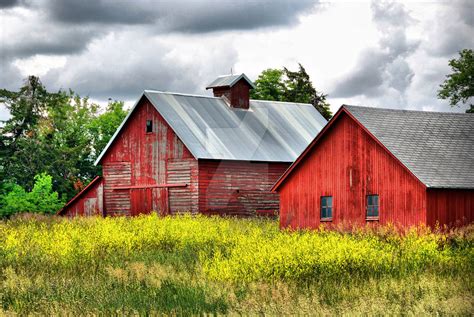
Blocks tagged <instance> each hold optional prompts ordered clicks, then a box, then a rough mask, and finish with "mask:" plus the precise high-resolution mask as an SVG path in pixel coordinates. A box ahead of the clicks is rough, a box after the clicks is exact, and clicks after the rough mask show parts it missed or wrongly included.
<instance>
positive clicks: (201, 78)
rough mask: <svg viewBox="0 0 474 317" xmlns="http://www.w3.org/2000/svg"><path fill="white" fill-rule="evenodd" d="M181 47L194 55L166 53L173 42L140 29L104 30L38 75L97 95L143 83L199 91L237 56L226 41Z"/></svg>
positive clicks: (128, 93)
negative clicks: (117, 33)
mask: <svg viewBox="0 0 474 317" xmlns="http://www.w3.org/2000/svg"><path fill="white" fill-rule="evenodd" d="M130 47H133V52H131V51H130ZM219 47H220V48H219ZM180 50H183V52H180V53H185V54H188V55H191V56H195V58H194V59H191V60H189V61H183V60H180V57H181V55H179V56H175V55H173V54H169V52H170V51H173V48H172V47H170V46H168V45H167V44H164V43H162V42H160V41H159V40H157V39H148V38H147V37H146V36H145V35H141V36H138V35H137V34H135V33H131V32H129V33H126V34H123V35H120V36H107V37H106V38H104V39H102V40H101V41H100V43H98V45H95V46H94V47H92V48H89V49H88V50H87V52H84V53H83V54H81V55H77V56H73V57H70V58H69V59H68V62H67V63H66V65H65V66H64V67H62V68H60V69H55V70H51V71H50V72H48V73H47V74H46V75H45V76H43V78H42V79H43V83H44V84H46V85H47V87H48V88H51V89H59V88H71V89H73V90H74V91H75V92H77V93H79V94H80V95H82V96H87V95H89V96H91V97H93V98H95V99H100V100H107V98H109V97H110V98H113V99H122V100H130V99H134V98H136V97H137V96H138V95H139V94H140V93H141V92H142V91H143V90H144V89H155V90H162V91H182V92H188V93H200V94H202V93H204V92H205V90H204V87H205V85H206V84H207V83H208V82H210V81H211V80H213V79H214V77H215V76H216V75H218V74H222V73H227V72H228V70H229V69H230V67H232V66H233V65H234V64H235V63H236V61H237V52H236V51H235V49H233V48H229V47H226V46H225V45H216V46H214V47H213V46H210V47H209V50H208V51H206V52H205V54H200V53H199V52H197V51H196V48H195V47H194V46H193V45H192V44H190V45H188V46H183V47H182V48H180ZM157 52H159V53H157ZM166 52H168V54H167V53H166Z"/></svg>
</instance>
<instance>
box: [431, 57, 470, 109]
mask: <svg viewBox="0 0 474 317" xmlns="http://www.w3.org/2000/svg"><path fill="white" fill-rule="evenodd" d="M449 66H451V70H452V71H453V72H452V73H451V74H449V75H447V76H446V80H445V81H444V83H443V84H441V85H440V89H439V90H438V98H440V99H449V103H450V105H451V106H452V107H454V106H459V104H460V103H461V104H466V103H467V102H468V101H472V98H473V97H474V52H473V50H472V49H464V50H462V51H460V52H459V58H458V59H452V60H450V61H449ZM466 112H471V113H474V104H472V103H471V104H469V109H468V110H466Z"/></svg>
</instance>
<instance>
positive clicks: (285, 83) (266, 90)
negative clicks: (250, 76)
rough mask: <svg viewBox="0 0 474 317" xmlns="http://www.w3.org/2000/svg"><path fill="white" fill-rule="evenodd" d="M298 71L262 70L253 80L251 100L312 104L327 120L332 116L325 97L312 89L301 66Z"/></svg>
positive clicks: (307, 76) (309, 80)
mask: <svg viewBox="0 0 474 317" xmlns="http://www.w3.org/2000/svg"><path fill="white" fill-rule="evenodd" d="M298 65H299V69H298V71H290V70H289V69H288V68H286V67H283V69H282V70H280V69H273V68H269V69H266V70H264V71H263V72H262V73H261V74H260V75H259V76H258V78H257V80H255V86H256V88H255V89H253V90H251V98H252V99H258V100H275V101H287V102H301V103H310V104H312V105H313V106H314V107H315V108H316V109H317V110H318V111H319V112H320V113H321V115H322V116H323V117H324V118H326V119H327V120H329V119H330V118H331V116H332V114H331V110H330V107H329V104H328V103H327V101H326V97H327V95H325V94H323V93H320V92H318V91H317V90H316V88H314V86H313V84H312V82H311V79H310V77H309V75H308V73H307V72H306V70H305V69H304V67H303V66H302V65H301V64H298Z"/></svg>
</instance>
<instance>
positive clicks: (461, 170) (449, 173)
mask: <svg viewBox="0 0 474 317" xmlns="http://www.w3.org/2000/svg"><path fill="white" fill-rule="evenodd" d="M344 107H345V108H346V109H347V110H348V111H349V112H350V113H351V114H352V115H353V116H354V117H355V118H356V119H357V120H358V121H359V122H360V123H361V124H362V125H364V126H365V127H366V128H367V129H368V130H369V131H370V132H371V133H372V134H373V135H374V136H375V137H376V138H377V139H378V140H379V141H380V142H381V143H382V144H383V145H384V146H385V147H386V148H387V149H388V150H389V151H390V152H392V154H393V155H395V156H396V157H397V158H398V159H399V160H400V161H401V162H402V163H403V164H404V165H405V166H406V167H407V168H408V169H409V170H410V171H411V172H412V173H413V174H415V176H416V177H417V178H418V179H419V180H420V181H421V182H423V183H424V184H425V185H426V186H427V187H435V188H474V114H467V113H443V112H426V111H409V110H393V109H380V108H369V107H358V106H344Z"/></svg>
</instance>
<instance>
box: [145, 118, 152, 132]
mask: <svg viewBox="0 0 474 317" xmlns="http://www.w3.org/2000/svg"><path fill="white" fill-rule="evenodd" d="M151 132H153V121H152V120H146V133H151Z"/></svg>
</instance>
